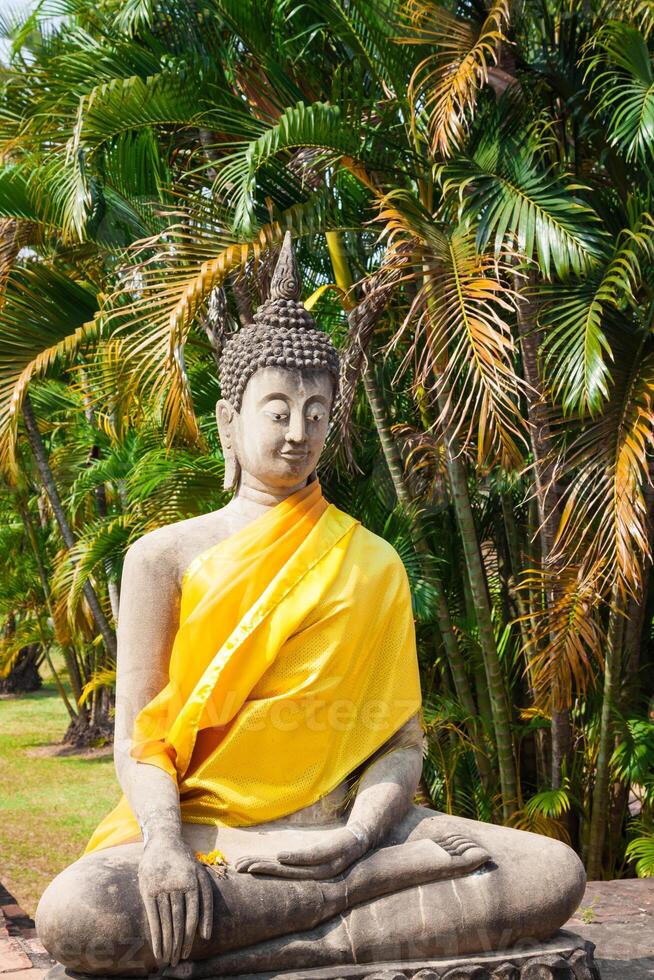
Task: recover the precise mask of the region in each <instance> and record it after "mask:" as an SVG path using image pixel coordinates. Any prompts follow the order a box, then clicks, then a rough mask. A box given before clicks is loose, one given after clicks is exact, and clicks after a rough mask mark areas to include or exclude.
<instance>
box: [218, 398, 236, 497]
mask: <svg viewBox="0 0 654 980" xmlns="http://www.w3.org/2000/svg"><path fill="white" fill-rule="evenodd" d="M234 415H235V412H234V409H233V407H232V406H231V405H230V403H229V402H228V401H227V400H226V399H224V398H222V399H221V400H220V401H219V402H218V404H217V405H216V422H217V423H218V435H219V437H220V445H221V446H222V450H223V459H224V461H225V474H224V478H223V489H224V490H236V489H238V485H239V483H240V479H241V465H240V463H239V461H238V459H237V456H236V453H235V452H234V438H233V433H232V424H233V422H234Z"/></svg>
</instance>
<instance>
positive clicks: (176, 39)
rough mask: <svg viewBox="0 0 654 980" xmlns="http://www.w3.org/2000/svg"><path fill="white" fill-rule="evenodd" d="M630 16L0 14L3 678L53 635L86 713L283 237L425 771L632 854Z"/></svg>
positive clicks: (652, 781) (339, 492)
mask: <svg viewBox="0 0 654 980" xmlns="http://www.w3.org/2000/svg"><path fill="white" fill-rule="evenodd" d="M653 28H654V14H653V13H652V9H651V5H649V4H641V3H631V4H629V3H624V2H620V3H618V2H612V0H589V2H587V3H585V4H583V5H580V4H578V3H574V2H573V0H458V2H455V0H443V2H437V0H375V2H374V3H373V2H372V0H320V2H318V0H302V2H299V0H264V2H263V3H262V2H261V0H256V2H255V0H202V2H200V0H184V2H183V3H182V2H179V0H148V2H142V0H127V2H124V0H94V2H93V3H91V2H90V0H42V2H40V3H38V4H36V5H35V6H34V9H33V10H32V11H31V12H30V13H29V14H27V15H26V16H25V17H24V18H23V19H22V20H12V21H6V22H5V23H4V25H3V29H4V34H5V35H6V38H7V48H8V55H7V58H6V68H5V70H4V71H3V86H2V96H1V110H0V147H1V152H2V168H1V169H0V217H1V218H2V226H1V229H0V231H1V241H0V286H1V289H2V307H1V310H0V463H1V465H2V472H3V480H4V484H3V492H2V498H1V505H2V508H3V514H4V515H5V530H4V531H3V532H2V533H3V535H4V536H5V538H6V541H5V542H4V544H5V549H4V555H5V558H4V562H3V572H4V575H3V583H4V584H3V587H2V590H1V591H0V613H1V614H2V618H3V623H4V626H3V633H2V646H1V653H0V656H1V657H2V661H3V663H4V668H5V672H8V671H9V670H10V669H11V665H12V662H13V660H14V658H15V657H16V655H17V653H18V652H19V651H20V650H21V649H23V648H25V647H27V646H28V645H30V644H33V645H34V644H36V645H37V647H36V648H37V649H38V650H40V651H42V654H43V656H47V657H49V658H50V659H51V660H52V653H53V651H54V650H59V651H61V653H62V654H63V657H64V662H65V664H66V677H62V678H60V679H59V681H60V690H61V694H62V697H64V698H65V699H66V701H67V705H68V709H69V713H70V715H71V726H72V729H71V730H72V731H74V732H75V733H76V735H78V736H79V735H80V733H82V734H83V733H84V732H89V731H90V732H91V733H92V734H93V735H94V736H95V735H97V733H98V732H100V733H101V732H103V731H104V732H106V730H107V728H108V726H109V724H110V717H111V698H112V695H111V691H112V681H113V677H114V670H115V660H114V656H115V623H116V616H117V612H118V607H119V601H120V595H119V588H120V585H119V583H120V571H121V563H122V559H123V556H124V554H125V551H126V549H127V547H128V546H129V544H130V543H131V542H132V541H134V540H135V539H136V538H138V537H139V536H140V535H142V534H143V533H144V532H146V531H147V530H149V529H151V528H154V527H156V526H158V525H160V524H162V523H167V522H170V521H173V520H177V519H180V518H184V517H186V516H189V515H192V514H195V513H198V512H201V511H205V510H207V509H210V508H215V507H218V506H220V505H221V504H222V503H223V502H224V497H223V493H222V491H221V489H220V487H221V474H222V458H221V454H220V449H219V446H218V444H217V440H216V434H215V429H214V422H213V406H214V404H215V401H216V398H217V397H218V396H219V391H218V385H217V380H216V359H217V358H218V357H219V354H220V349H221V345H222V343H223V340H224V338H225V336H226V335H227V334H228V333H229V332H230V331H232V330H234V329H237V327H238V325H239V323H240V324H242V323H246V322H249V320H250V318H251V316H252V311H253V309H254V308H255V307H256V305H257V304H258V303H259V302H260V301H261V299H262V297H264V296H265V294H266V290H267V284H268V282H269V277H270V269H271V265H272V263H273V262H274V259H275V255H276V249H277V247H278V245H279V243H280V241H281V239H282V237H283V234H284V232H285V231H286V230H290V231H291V232H292V233H293V236H294V239H295V242H296V247H297V251H298V255H299V258H300V262H301V265H302V268H303V271H304V275H305V285H306V294H307V301H308V302H310V303H311V304H313V308H314V313H315V315H316V316H317V317H318V319H319V320H320V321H321V322H322V324H323V325H324V326H325V328H326V329H328V330H330V331H331V332H332V334H333V336H334V338H335V340H336V342H337V344H338V345H339V346H340V348H341V349H342V352H343V379H342V381H343V383H342V392H341V397H340V402H339V405H338V409H337V411H336V413H335V417H334V424H333V427H332V431H331V435H330V443H329V450H328V452H327V453H326V457H325V463H324V467H323V471H322V474H321V477H322V481H323V484H324V487H325V491H326V494H327V496H328V497H329V498H330V499H332V500H333V501H334V502H335V503H337V504H338V505H339V506H341V507H342V508H343V509H345V510H348V511H350V512H351V513H353V514H354V515H356V516H357V517H359V518H360V519H361V520H362V521H363V522H364V523H365V524H366V525H368V526H369V527H370V528H371V529H372V530H374V531H375V532H377V533H378V534H380V535H383V536H384V537H386V538H387V539H388V540H389V541H391V542H392V543H393V545H394V546H395V547H396V548H397V550H398V552H399V553H400V555H401V556H402V558H403V560H404V562H405V565H406V568H407V572H408V574H409V579H410V582H411V586H412V591H413V598H414V607H415V615H416V624H417V633H418V640H419V652H420V659H421V666H422V671H423V688H424V697H425V725H426V732H427V740H426V745H427V748H426V757H425V770H424V781H423V792H424V795H425V797H426V798H427V799H428V800H430V801H431V802H432V803H434V804H435V805H437V806H438V807H440V808H443V809H448V810H452V811H455V812H458V813H461V814H465V815H467V816H472V817H476V818H478V819H485V820H503V821H506V822H509V823H511V824H512V825H514V826H517V827H522V828H525V829H531V830H534V831H537V832H539V833H544V834H550V835H554V836H558V837H561V838H563V839H566V840H568V841H570V842H571V843H572V844H573V846H575V847H576V848H577V849H578V850H579V851H580V853H581V854H582V855H583V856H584V859H585V861H586V863H587V867H588V870H589V873H590V874H591V875H592V876H595V877H599V876H601V875H612V874H618V873H631V874H634V873H638V874H652V873H654V863H653V859H652V853H653V846H654V845H653V840H654V838H653V837H652V832H653V831H652V828H653V826H654V716H653V715H652V713H651V712H650V709H649V703H648V698H649V695H650V694H651V693H652V689H653V686H654V684H653V681H654V657H653V651H652V645H651V639H650V638H651V635H652V623H653V618H652V617H653V608H652V588H653V586H652V582H651V573H650V568H651V547H652V537H653V535H652V531H653V528H652V522H653V520H654V491H653V489H652V459H653V456H652V450H653V440H654V401H653V396H654V344H653V341H652V325H653V322H654V319H653V318H654V200H653V198H654V176H653V174H654V159H653V158H652V147H653V146H654V140H653V136H654V96H653V95H652V91H653V83H654V60H653V59H654V30H653ZM67 691H70V692H72V693H71V694H67Z"/></svg>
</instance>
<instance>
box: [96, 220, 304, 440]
mask: <svg viewBox="0 0 654 980" xmlns="http://www.w3.org/2000/svg"><path fill="white" fill-rule="evenodd" d="M317 217H318V216H317V213H316V208H315V207H311V206H309V207H306V206H304V205H300V206H295V207H293V208H291V209H289V210H288V211H287V212H285V213H284V214H283V215H282V217H281V218H280V219H279V221H274V222H271V223H270V224H268V225H264V226H263V227H262V228H261V229H260V230H259V231H258V233H257V234H256V236H255V237H254V238H253V239H252V240H250V241H247V242H234V241H232V242H229V241H226V242H225V244H224V247H223V248H222V249H221V250H220V251H219V252H218V254H216V252H215V251H214V253H213V256H212V257H211V258H209V259H206V258H205V255H204V248H203V249H202V250H201V251H200V253H199V255H198V254H197V249H196V244H195V242H194V239H193V235H192V234H191V233H190V232H189V230H188V228H187V227H186V226H184V225H180V226H176V227H174V228H172V229H169V230H168V232H167V233H166V234H165V235H163V236H162V235H160V236H158V237H157V238H155V239H151V240H148V241H145V242H142V243H140V244H139V253H138V254H140V255H144V256H146V257H145V258H144V259H143V261H141V262H140V263H136V264H135V265H134V266H132V267H131V268H130V269H129V270H127V272H128V273H129V274H128V275H127V273H126V274H125V275H124V276H123V281H122V282H121V285H120V287H119V289H118V290H117V291H116V292H115V293H114V294H113V295H112V296H111V297H110V299H109V302H108V304H107V307H106V309H105V311H104V316H105V319H106V322H107V323H108V325H109V327H110V328H111V332H112V334H114V335H115V334H116V332H119V333H120V335H121V337H122V338H123V340H124V344H125V353H126V357H127V358H128V359H129V361H130V363H131V365H132V366H133V369H134V371H135V375H136V377H137V379H138V384H139V386H140V387H141V388H142V389H144V390H148V391H150V392H152V393H153V395H154V396H155V397H159V398H161V400H162V411H163V415H164V420H165V424H166V429H167V431H168V433H169V435H170V436H172V434H173V433H177V434H178V435H180V436H185V437H186V438H187V439H188V440H189V441H192V442H197V441H199V440H200V433H199V429H198V426H197V421H196V418H195V414H194V412H193V405H192V401H191V395H190V391H189V385H188V379H187V375H186V369H185V363H184V348H185V345H186V342H187V340H188V337H189V334H190V332H191V330H192V328H193V326H194V324H195V323H196V322H197V321H198V320H199V318H200V317H202V316H203V315H205V314H206V309H207V302H208V300H209V297H210V295H211V293H212V291H213V290H214V289H215V288H216V287H217V286H220V285H222V284H223V283H224V282H225V280H226V279H227V278H228V277H231V276H233V275H234V274H238V273H240V271H241V270H242V269H244V268H253V269H254V270H255V271H256V269H257V268H258V267H259V265H260V264H261V262H262V260H263V258H264V257H265V256H266V255H267V253H268V252H269V251H270V250H271V249H274V248H275V247H277V246H278V245H279V244H281V241H282V239H283V237H284V234H285V232H286V231H287V230H290V231H292V232H293V233H294V234H295V235H296V236H302V235H305V234H308V233H311V232H312V231H313V229H314V224H315V222H316V220H317ZM191 231H192V230H191ZM250 264H251V265H250Z"/></svg>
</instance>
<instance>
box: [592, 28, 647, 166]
mask: <svg viewBox="0 0 654 980" xmlns="http://www.w3.org/2000/svg"><path fill="white" fill-rule="evenodd" d="M586 54H587V58H588V67H587V70H586V79H587V80H588V79H590V94H591V96H592V97H594V98H595V99H596V100H597V110H596V111H597V114H598V116H599V117H600V118H601V119H604V120H606V124H607V136H608V140H609V143H611V144H612V145H613V146H616V147H618V148H619V149H620V150H621V151H622V152H623V153H624V154H625V157H626V159H627V160H640V161H642V162H650V163H651V160H652V146H653V139H654V72H653V71H652V61H651V58H650V54H649V50H648V48H647V43H646V41H645V38H644V37H643V35H642V34H641V32H640V31H639V30H638V29H637V28H636V27H634V26H633V25H632V24H626V23H623V22H621V21H612V22H609V23H608V24H604V25H603V27H602V28H601V29H600V30H599V31H598V32H597V34H596V35H594V36H593V37H592V38H591V39H590V41H589V42H588V45H587V52H586Z"/></svg>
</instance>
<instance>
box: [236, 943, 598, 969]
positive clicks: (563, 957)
mask: <svg viewBox="0 0 654 980" xmlns="http://www.w3.org/2000/svg"><path fill="white" fill-rule="evenodd" d="M221 980H600V974H599V972H598V970H597V969H596V967H595V963H594V958H593V945H592V943H589V942H586V941H585V940H583V939H580V938H579V937H578V936H574V935H572V934H571V933H567V932H561V933H559V935H558V936H556V937H555V938H554V939H552V940H550V941H549V942H547V943H541V944H539V945H538V947H537V948H535V949H529V950H525V951H524V952H516V953H512V954H506V953H499V954H486V955H476V956H473V957H470V958H468V957H465V958H464V959H453V960H439V961H438V962H428V961H425V962H412V963H384V964H376V965H372V964H368V965H361V966H350V967H341V968H333V967H328V968H323V969H318V970H310V971H306V970H303V971H293V972H286V973H277V974H274V973H270V974H261V973H259V974H256V975H254V974H253V975H249V976H243V975H241V976H240V977H222V978H221Z"/></svg>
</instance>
